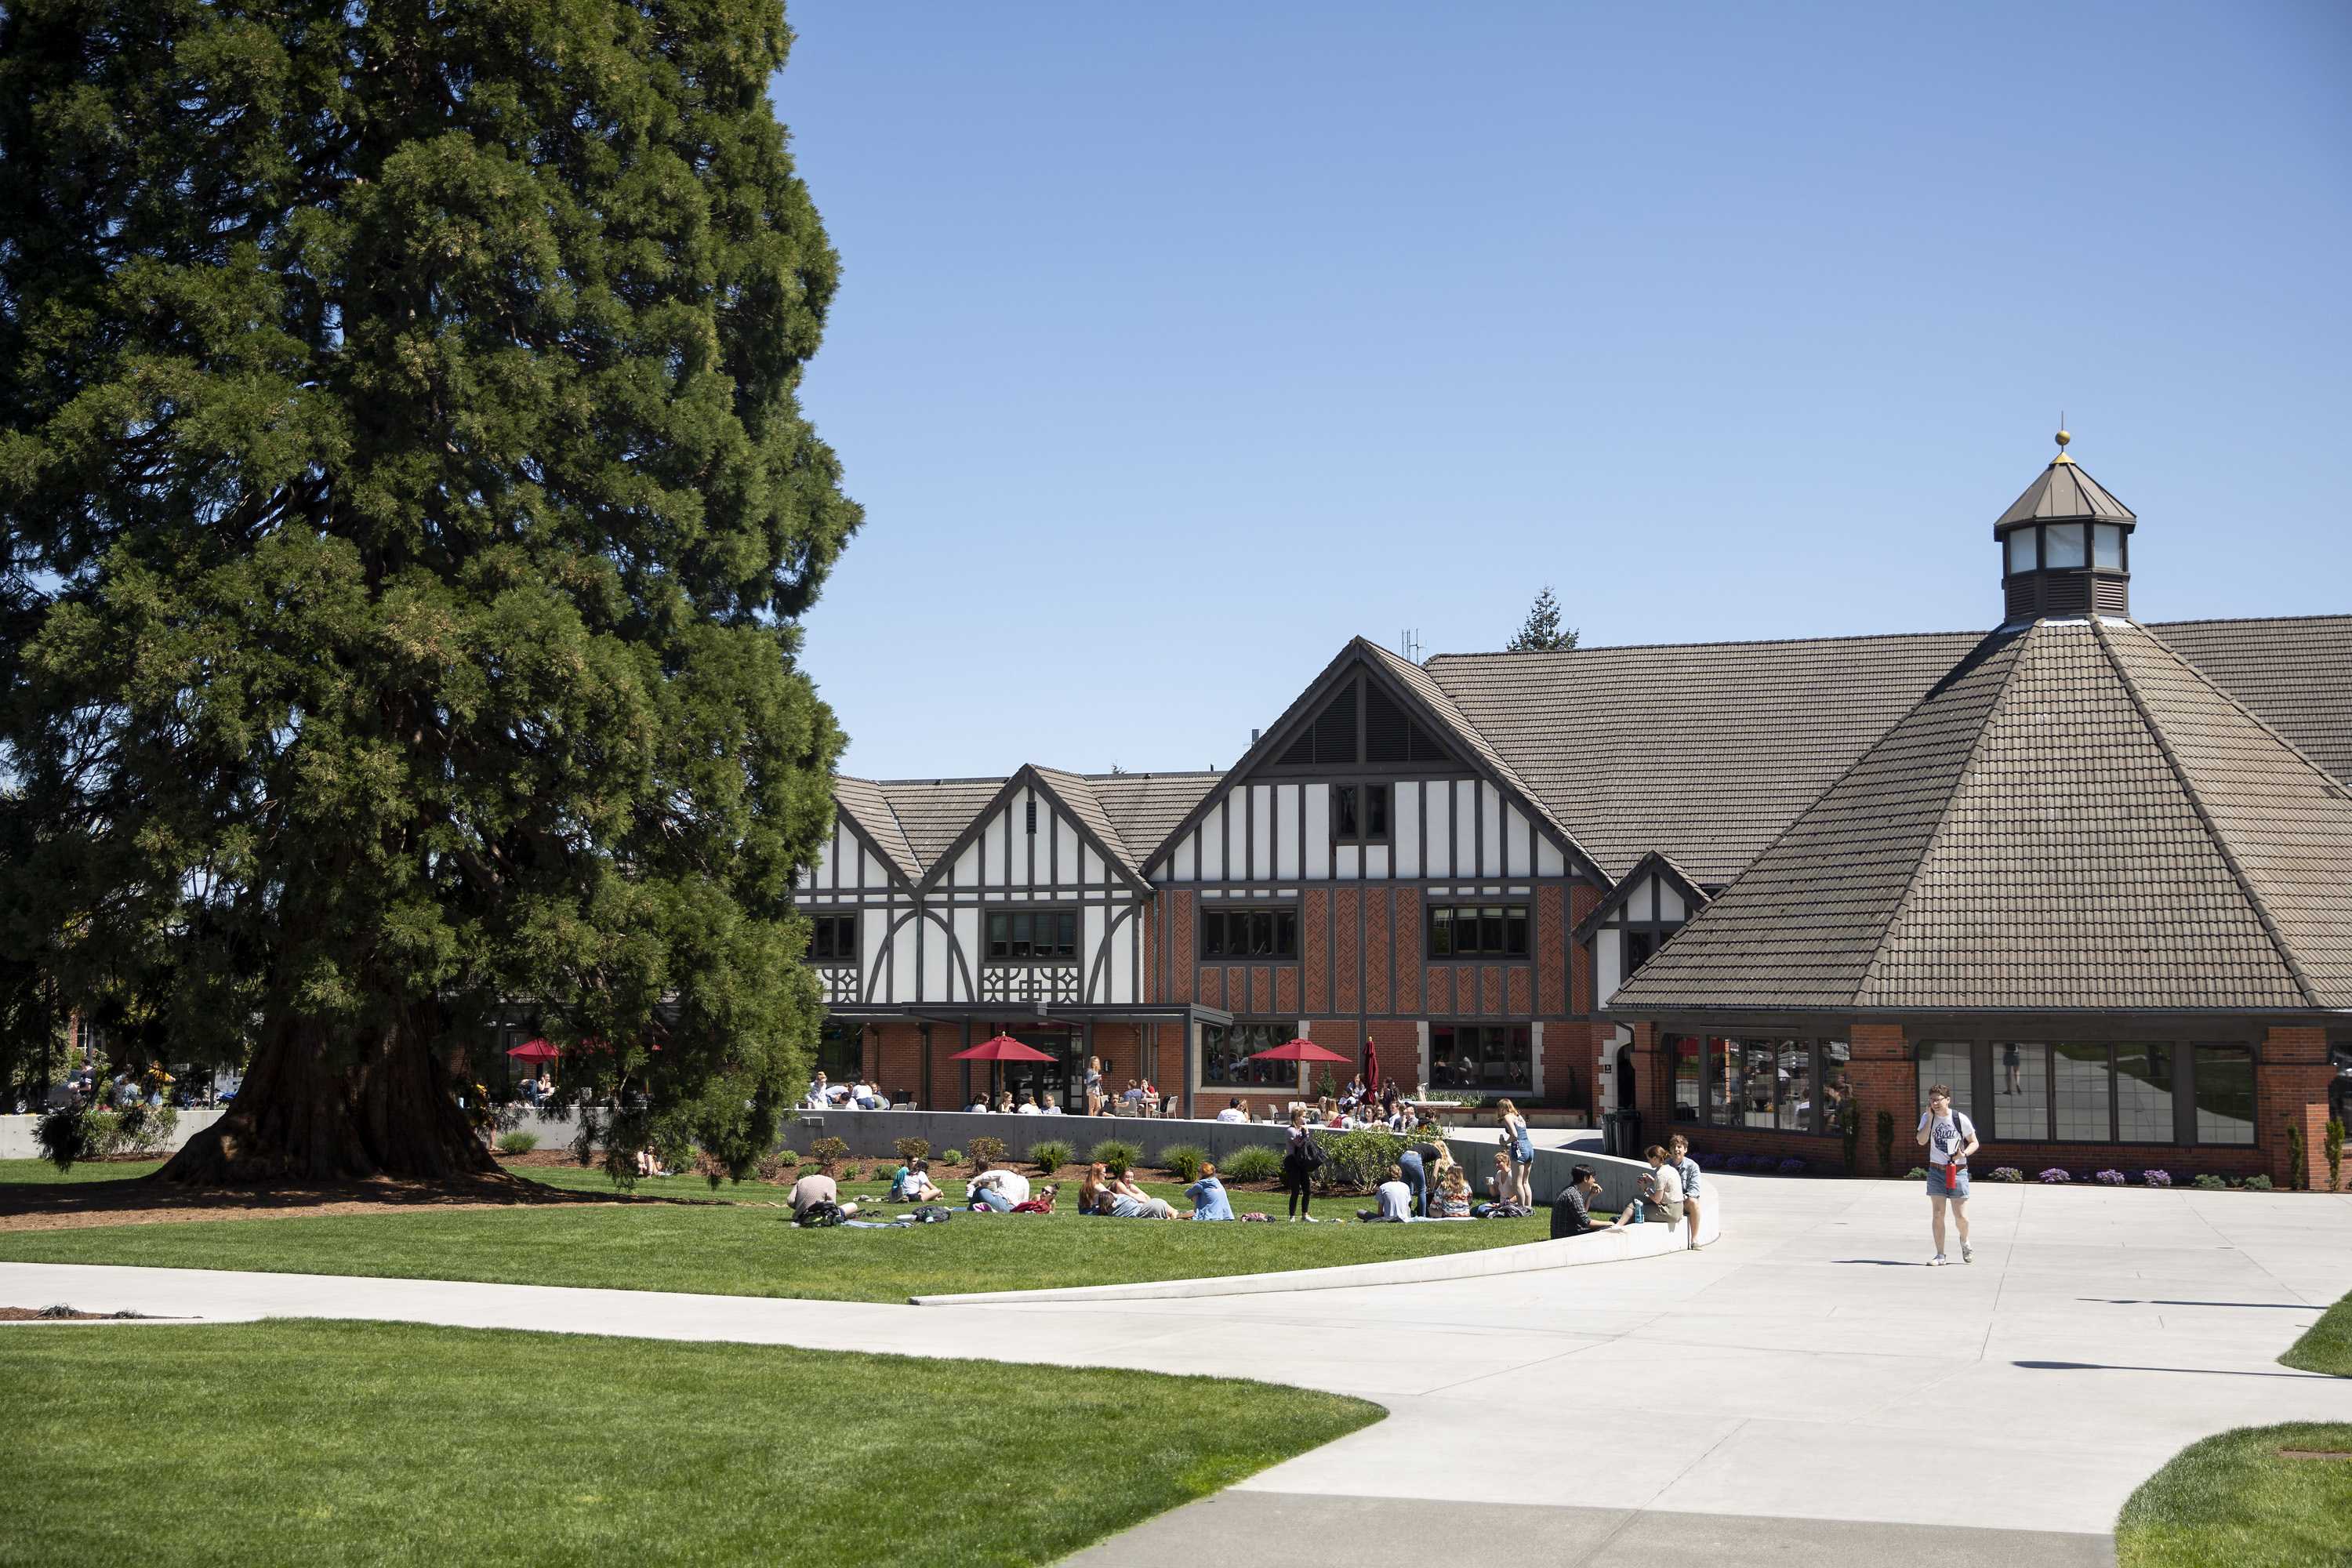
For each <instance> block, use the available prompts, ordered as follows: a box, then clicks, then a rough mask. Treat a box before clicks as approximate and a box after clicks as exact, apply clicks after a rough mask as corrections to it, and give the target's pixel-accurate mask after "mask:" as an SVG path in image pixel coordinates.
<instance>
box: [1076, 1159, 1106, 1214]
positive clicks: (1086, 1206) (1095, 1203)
mask: <svg viewBox="0 0 2352 1568" xmlns="http://www.w3.org/2000/svg"><path fill="white" fill-rule="evenodd" d="M1109 1190H1110V1182H1109V1180H1108V1176H1107V1174H1106V1167H1105V1166H1104V1164H1103V1163H1102V1162H1101V1161H1100V1160H1097V1161H1096V1162H1095V1163H1093V1164H1091V1165H1088V1166H1087V1179H1086V1180H1085V1181H1083V1182H1080V1183H1079V1184H1078V1212H1079V1213H1080V1214H1107V1213H1108V1212H1109V1211H1108V1209H1106V1208H1105V1207H1104V1206H1103V1194H1105V1193H1107V1192H1108V1191H1109Z"/></svg>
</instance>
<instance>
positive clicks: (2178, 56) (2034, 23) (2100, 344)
mask: <svg viewBox="0 0 2352 1568" xmlns="http://www.w3.org/2000/svg"><path fill="white" fill-rule="evenodd" d="M791 18H792V22H793V26H794V28H795V30H796V31H797V32H798V34H799V42H798V44H797V46H796V47H795V48H794V51H793V59H792V63H791V65H790V67H789V68H787V69H786V70H785V72H784V73H783V74H782V76H781V77H780V78H779V79H778V80H777V84H776V89H775V97H776V100H777V103H778V106H779V110H780V111H781V113H782V118H783V120H784V121H785V123H786V124H787V126H789V127H790V129H791V131H792V132H793V138H794V144H795V148H796V151H797V155H798V158H799V162H800V168H801V171H802V173H803V174H804V175H805V177H806V178H807V180H808V182H809V184H810V187H811V189H812V190H813V192H814V195H815V198H816V203H817V206H818V208H819V210H820V211H821V212H822V213H823V214H824V218H825V221H826V224H827V226H829V228H830V230H831V232H832V235H833V238H834V241H835V244H836V245H837V246H838V247H839V248H840V250H841V253H842V256H843V259H844V264H845V281H844V285H843V289H842V292H841V296H840V300H839V304H838V307H837V309H836V310H835V314H834V317H833V322H832V327H831V331H830V332H829V333H828V335H827V338H826V342H825V346H824V352H823V353H821V354H820V355H819V356H818V358H817V360H816V361H815V363H814V365H813V367H812V369H811V372H810V375H809V380H808V386H807V405H808V407H809V410H810V412H811V413H812V414H813V416H814V418H815V419H816V421H817V424H818V427H819V429H820V430H821V431H822V432H823V433H824V437H826V438H827V439H828V440H829V441H831V442H832V443H833V445H834V446H835V448H836V449H837V450H838V451H839V452H840V454H841V456H842V458H843V461H844V463H845V465H846V468H847V476H848V488H849V489H850V491H851V493H852V494H854V495H855V496H856V498H857V499H858V500H860V501H862V502H863V503H864V504H865V506H866V530H865V531H864V532H863V533H862V534H861V535H860V536H859V537H858V538H857V539H856V541H855V542H853V543H852V545H851V547H850V548H849V550H848V551H847V552H846V553H845V555H844V556H843V558H842V561H841V563H840V566H839V568H838V570H837V571H836V572H835V575H834V577H833V580H832V583H831V584H830V586H829V587H828V589H827V590H826V593H825V596H824V601H823V602H822V604H820V605H818V607H817V608H816V609H815V610H814V612H813V613H812V614H811V615H810V616H809V617H808V621H807V626H808V632H809V640H808V648H807V660H808V665H809V668H811V670H812V671H813V672H814V675H815V677H816V679H817V680H818V682H819V684H820V686H821V688H822V689H823V690H824V694H825V696H826V697H827V698H828V699H829V700H831V701H832V702H833V703H834V705H835V708H836V709H837V710H838V711H839V712H840V715H841V719H842V722H843V725H844V727H845V729H847V730H848V731H849V732H850V735H851V737H852V743H851V746H850V750H849V752H848V754H847V756H846V757H845V761H844V764H843V766H844V770H845V772H850V773H860V774H864V775H866V776H874V777H911V776H928V775H935V774H981V773H1003V772H1006V771H1009V770H1010V769H1011V768H1013V766H1015V765H1017V764H1018V763H1022V762H1024V761H1033V762H1039V763H1048V764H1051V765H1055V766H1060V767H1067V768H1073V769H1077V770H1080V771H1085V772H1099V771H1105V770H1108V768H1109V767H1110V765H1111V764H1112V763H1114V762H1116V763H1120V764H1122V765H1124V766H1125V767H1127V768H1128V769H1129V770H1130V771H1135V772H1141V771H1146V770H1150V769H1180V768H1201V767H1207V766H1210V765H1212V764H1214V765H1217V766H1226V765H1230V764H1231V763H1233V762H1234V759H1235V758H1236V757H1237V756H1238V755H1239V754H1240V752H1242V750H1243V749H1244V746H1245V745H1246V743H1247V741H1248V737H1249V731H1250V730H1251V728H1252V727H1254V726H1259V725H1265V724H1268V723H1270V722H1271V721H1273V720H1274V718H1275V717H1276V715H1277V714H1278V713H1279V712H1280V711H1281V710H1282V709H1283V707H1284V706H1285V705H1286V703H1288V702H1289V701H1290V700H1291V699H1292V698H1293V697H1294V696H1295V695H1296V694H1297V691H1298V689H1300V688H1301V687H1302V686H1303V685H1304V684H1305V683H1306V682H1307V680H1308V679H1311V678H1312V677H1313V676H1314V674H1315V673H1316V672H1317V671H1318V670H1319V669H1321V668H1323V666H1324V665H1325V664H1326V663H1327V662H1328V660H1329V659H1330V658H1331V657H1332V656H1333V655H1334V654H1335V653H1336V652H1337V651H1338V650H1339V647H1340V646H1341V645H1342V644H1343V643H1344V642H1345V641H1346V639H1347V638H1348V637H1350V636H1353V635H1355V634H1357V633H1362V634H1364V635H1366V636H1368V637H1373V638H1375V639H1376V640H1379V641H1381V642H1384V643H1386V644H1388V645H1390V646H1391V647H1394V646H1396V643H1397V640H1398V637H1399V634H1400V632H1401V631H1402V630H1403V629H1404V628H1407V627H1412V628H1415V629H1417V630H1418V631H1419V633H1420V636H1421V638H1422V640H1423V644H1424V645H1425V649H1426V651H1428V652H1432V653H1434V652H1445V651H1460V650H1469V649H1482V648H1494V647H1500V646H1501V645H1502V644H1503V642H1504V641H1505V640H1506V639H1507V637H1509V635H1510V633H1511V632H1512V630H1513V629H1514V628H1515V627H1516V626H1517V624H1518V622H1519V621H1520V619H1521V618H1522V617H1523V616H1524V615H1525V613H1526V610H1527V607H1528V602H1529V600H1531V599H1532V598H1533V596H1534V595H1535V593H1536V591H1537V590H1538V588H1540V587H1542V586H1543V585H1544V584H1547V583H1549V584H1551V585H1552V587H1553V588H1554V590H1555V592H1556V593H1557V594H1558V595H1559V599H1560V600H1561V602H1562V603H1563V605H1565V606H1566V607H1567V612H1568V613H1567V619H1568V621H1569V624H1570V625H1573V626H1580V628H1581V629H1582V631H1583V634H1584V638H1585V641H1586V642H1587V643H1588V644H1595V643H1633V642H1688V641H1708V640H1717V639H1731V638H1751V637H1811V636H1822V635H1831V634H1841V633H1855V632H1885V631H1928V630H1950V629H1957V628H1965V627H1980V626H1990V625H1992V624H1993V623H1994V622H1995V621H1997V620H1998V618H1999V581H1998V579H1999V571H2000V568H1999V564H1998V562H1997V560H1996V557H1995V552H1994V548H1993V544H1992V540H1991V529H1990V525H1991V522H1992V520H1993V518H1994V517H1996V516H1997V515H1999V513H2000V510H2002V509H2003V508H2004V507H2005V506H2007V504H2008V503H2009V502H2010V500H2011V499H2013V498H2014V497H2015V496H2016V494H2017V492H2018V491H2020V490H2021V489H2024V488H2025V486H2026V485H2027V484H2028V483H2029V482H2030V481H2031V480H2032V479H2033V477H2034V475H2035V474H2036V473H2037V472H2039V471H2040V468H2041V467H2042V464H2043V462H2045V461H2046V460H2047V458H2048V457H2049V455H2050V452H2051V450H2052V447H2051V445H2050V434H2051V432H2052V430H2053V428H2054V427H2055V424H2056V420H2057V416H2058V413H2059V410H2060V409H2062V408H2063V409H2064V410H2065V411H2066V414H2067V416H2068V419H2069V422H2070V424H2071V426H2072V428H2073V430H2074V436H2075V443H2074V448H2073V450H2074V455H2075V456H2076V458H2079V459H2080V460H2081V462H2082V463H2083V465H2084V468H2086V469H2087V470H2088V471H2089V472H2090V473H2092V474H2093V475H2095V477H2096V478H2097V479H2099V480H2100V481H2101V482H2102V483H2104V484H2105V485H2106V486H2107V487H2108V488H2109V489H2112V490H2113V491H2114V492H2115V493H2116V495H2117V496H2118V497H2120V498H2121V499H2122V500H2124V502H2125V503H2126V505H2128V506H2130V507H2132V508H2133V509H2134V510H2136V511H2137V513H2138V514H2139V517H2140V520H2141V523H2140V532H2139V535H2138V541H2137V549H2136V553H2135V558H2134V562H2133V564H2134V568H2135V574H2136V575H2135V580H2134V583H2133V600H2134V608H2135V611H2136V613H2137V614H2138V615H2139V616H2140V617H2141V618H2142V619H2148V620H2163V619H2177V618H2185V617H2192V616H2281V615H2296V614H2308V613H2318V612H2345V611H2352V570H2347V568H2352V545H2347V521H2352V504H2347V493H2352V492H2348V491H2347V479H2352V445H2348V444H2347V435H2352V370H2347V367H2352V330H2347V329H2352V304H2347V285H2348V284H2352V6H2346V5H2341V4H2302V5H2296V4H2277V5H2266V4H2259V3H2242V4H2232V5H2193V6H2191V5H2147V4H2134V5H2111V6H2094V5H2057V6H2049V5H2032V6H2022V5H2020V6H2007V5H1969V6H1924V5H1883V4H1879V5H1851V6H1826V5H1824V6H1815V7H1811V8H1790V7H1759V6H1754V5H1677V6H1674V7H1660V6H1603V5H1561V4H1552V5H1503V4H1482V5H1476V6H1428V5H1418V6H1409V7H1408V6H1401V5H1366V4H1360V3H1352V0H1351V3H1350V4H1348V5H1303V4H1300V5H1183V6H1142V5H1098V4H1092V5H1048V4H1027V3H1024V4H1018V5H950V4H944V3H920V4H918V3H901V4H893V5H877V4H875V3H873V0H796V3H794V4H793V7H792V12H791Z"/></svg>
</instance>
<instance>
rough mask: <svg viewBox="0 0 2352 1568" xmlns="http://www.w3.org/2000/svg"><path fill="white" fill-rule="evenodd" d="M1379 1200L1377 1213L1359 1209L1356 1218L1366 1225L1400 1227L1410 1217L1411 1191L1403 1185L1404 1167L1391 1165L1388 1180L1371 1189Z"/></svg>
mask: <svg viewBox="0 0 2352 1568" xmlns="http://www.w3.org/2000/svg"><path fill="white" fill-rule="evenodd" d="M1372 1195H1373V1196H1374V1197H1376V1198H1378V1199H1380V1200H1381V1206H1380V1209H1379V1212H1377V1213H1375V1212H1374V1211H1372V1210H1370V1209H1359V1210H1357V1211H1356V1217H1357V1218H1358V1219H1360V1220H1362V1221H1364V1222H1365V1223H1366V1224H1368V1225H1391V1224H1393V1225H1402V1224H1403V1223H1404V1222H1405V1221H1407V1220H1409V1219H1411V1218H1412V1188H1411V1187H1408V1186H1406V1185H1405V1184H1404V1167H1403V1166H1402V1165H1391V1166H1390V1167H1389V1179H1388V1180H1387V1181H1385V1182H1382V1183H1381V1184H1380V1185H1379V1186H1377V1187H1375V1188H1373V1189H1372Z"/></svg>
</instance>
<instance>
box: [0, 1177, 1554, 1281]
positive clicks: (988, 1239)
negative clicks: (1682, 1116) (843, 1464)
mask: <svg viewBox="0 0 2352 1568" xmlns="http://www.w3.org/2000/svg"><path fill="white" fill-rule="evenodd" d="M696 1190H697V1191H706V1192H707V1191H708V1189H707V1188H704V1187H702V1186H701V1184H696ZM1332 1206H1333V1207H1337V1206H1338V1205H1336V1204H1335V1205H1332ZM1350 1206H1351V1207H1352V1205H1350ZM1547 1235H1549V1220H1548V1219H1547V1218H1546V1217H1545V1216H1543V1215H1533V1216H1530V1217H1528V1218H1525V1219H1507V1220H1474V1221H1470V1222H1467V1223H1463V1224H1454V1225H1356V1224H1347V1225H1328V1224H1327V1225H1312V1226H1310V1225H1289V1224H1285V1223H1282V1222H1276V1223H1275V1224H1272V1225H1247V1224H1243V1223H1241V1222H1238V1221H1236V1222H1233V1223H1230V1224H1217V1225H1195V1224H1192V1222H1190V1221H1176V1220H1140V1219H1089V1218H1082V1217H1080V1216H1078V1215H1074V1214H1070V1213H1067V1212H1064V1213H1061V1214H1055V1215H985V1216H983V1215H971V1214H958V1215H956V1216H955V1217H954V1218H953V1219H951V1220H950V1221H948V1222H947V1223H946V1224H944V1225H923V1226H908V1227H907V1228H905V1229H899V1230H854V1229H850V1228H847V1227H838V1228H834V1229H827V1230H796V1229H794V1228H793V1226H792V1225H791V1223H790V1219H789V1211H788V1210H782V1209H774V1208H764V1207H752V1206H750V1205H742V1204H696V1205H681V1204H642V1203H641V1204H626V1205H616V1206H605V1205H596V1206H585V1205H583V1206H578V1207H569V1206H555V1207H548V1208H529V1209H484V1210H469V1211H465V1212H460V1213H447V1212H432V1211H423V1212H418V1213H414V1214H387V1215H324V1216H320V1217H318V1218H301V1219H250V1220H206V1221H203V1222H201V1223H187V1224H174V1225H124V1226H94V1227H90V1228H87V1229H75V1230H46V1231H44V1230H30V1231H10V1232H5V1233H0V1258H5V1259H6V1260H8V1261H11V1262H20V1263H115V1264H132V1265H138V1266H141V1267H145V1268H228V1269H245V1270H259V1271H263V1272H274V1273H285V1274H359V1275H371V1276H379V1277H391V1278H398V1279H472V1280H483V1281H488V1282H491V1283H496V1284H509V1285H572V1286H586V1287H596V1288H604V1289H622V1290H679V1291H688V1292H694V1293H700V1294H709V1295H722V1296H796V1297H805V1298H810V1299H815V1300H835V1301H904V1300H907V1299H908V1297H909V1296H937V1295H950V1294H959V1293H962V1292H966V1291H973V1290H1031V1289H1041V1288H1045V1287H1050V1286H1066V1285H1118V1284H1127V1283H1130V1282H1133V1281H1138V1280H1148V1279H1202V1278H1205V1277H1208V1276H1212V1275H1222V1274H1257V1273H1265V1272H1269V1271H1273V1270H1278V1269H1290V1268H1330V1267H1333V1266H1336V1265H1339V1264H1348V1263H1376V1262H1384V1261H1388V1260H1391V1259H1394V1258H1425V1257H1430V1256H1433V1255H1435V1254H1439V1253H1451V1252H1460V1251H1468V1250H1472V1249H1475V1248H1480V1247H1496V1246H1502V1245H1506V1244H1509V1243H1514V1242H1526V1241H1538V1240H1541V1239H1543V1238H1544V1237H1546V1236H1547ZM37 1304H38V1303H36V1305H37Z"/></svg>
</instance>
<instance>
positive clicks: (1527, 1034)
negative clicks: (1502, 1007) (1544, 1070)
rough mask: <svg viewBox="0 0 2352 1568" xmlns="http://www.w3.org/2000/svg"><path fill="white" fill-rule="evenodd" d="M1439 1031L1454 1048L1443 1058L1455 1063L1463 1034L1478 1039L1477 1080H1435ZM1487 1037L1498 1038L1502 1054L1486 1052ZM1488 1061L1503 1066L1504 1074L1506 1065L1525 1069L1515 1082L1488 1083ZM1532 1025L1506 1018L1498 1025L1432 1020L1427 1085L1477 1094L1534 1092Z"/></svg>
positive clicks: (1489, 1042) (1434, 1088)
mask: <svg viewBox="0 0 2352 1568" xmlns="http://www.w3.org/2000/svg"><path fill="white" fill-rule="evenodd" d="M1441 1034H1443V1035H1445V1036H1447V1037H1449V1038H1451V1039H1452V1040H1453V1041H1454V1042H1456V1044H1455V1048H1454V1051H1453V1052H1452V1053H1450V1054H1449V1055H1448V1056H1447V1057H1446V1058H1445V1059H1446V1060H1447V1061H1449V1062H1458V1061H1460V1060H1461V1059H1462V1058H1461V1055H1460V1046H1459V1042H1460V1041H1461V1039H1462V1038H1463V1037H1464V1036H1465V1035H1467V1036H1471V1037H1475V1038H1476V1040H1477V1042H1478V1056H1477V1058H1476V1059H1477V1062H1478V1081H1477V1082H1475V1083H1441V1082H1439V1081H1438V1077H1437V1064H1438V1060H1439V1058H1438V1054H1437V1039H1438V1037H1439V1035H1441ZM1491 1037H1500V1040H1501V1046H1502V1053H1501V1054H1500V1055H1499V1056H1496V1055H1492V1054H1490V1053H1489V1050H1488V1047H1489V1045H1490V1044H1491V1043H1492V1040H1491ZM1489 1061H1499V1062H1502V1063H1503V1064H1504V1065H1505V1068H1506V1073H1507V1071H1508V1068H1510V1067H1511V1066H1513V1065H1517V1066H1519V1067H1521V1068H1524V1069H1525V1070H1524V1073H1523V1074H1522V1076H1521V1079H1519V1080H1517V1081H1508V1082H1504V1083H1499V1084H1496V1083H1489V1082H1488V1081H1487V1080H1486V1064H1487V1062H1489ZM1535 1074H1536V1062H1535V1028H1534V1026H1532V1025H1531V1024H1515V1023H1510V1022H1507V1021H1506V1022H1503V1023H1499V1024H1489V1023H1485V1022H1480V1023H1475V1024H1436V1023H1433V1024H1431V1025H1430V1026H1429V1087H1430V1088H1431V1089H1433V1090H1441V1091H1456V1090H1458V1091H1460V1092H1463V1093H1474V1094H1481V1095H1502V1096H1511V1095H1530V1094H1533V1093H1534V1092H1535V1081H1536V1078H1535Z"/></svg>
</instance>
